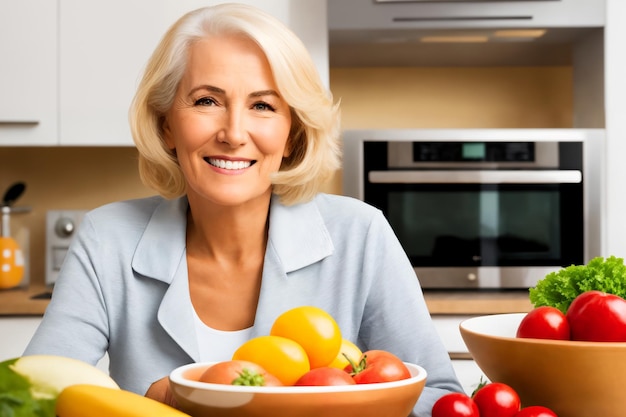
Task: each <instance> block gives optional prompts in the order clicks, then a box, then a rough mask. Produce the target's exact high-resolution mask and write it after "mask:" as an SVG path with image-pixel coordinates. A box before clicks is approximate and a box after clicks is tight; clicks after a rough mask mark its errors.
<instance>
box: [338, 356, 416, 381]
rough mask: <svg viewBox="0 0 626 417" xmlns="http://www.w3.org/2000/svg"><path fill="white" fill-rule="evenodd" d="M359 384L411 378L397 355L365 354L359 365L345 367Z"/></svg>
mask: <svg viewBox="0 0 626 417" xmlns="http://www.w3.org/2000/svg"><path fill="white" fill-rule="evenodd" d="M344 371H346V372H348V373H349V374H350V375H352V378H354V382H356V383H357V384H372V383H377V382H391V381H399V380H401V379H407V378H410V377H411V373H410V372H409V369H408V368H407V367H406V365H405V364H404V362H402V360H401V359H400V358H398V357H397V356H396V355H394V354H393V353H391V352H387V351H385V350H368V351H367V352H364V353H363V355H362V356H361V359H360V360H359V363H358V364H352V363H351V364H350V365H348V366H346V367H345V369H344Z"/></svg>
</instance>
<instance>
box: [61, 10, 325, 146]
mask: <svg viewBox="0 0 626 417" xmlns="http://www.w3.org/2000/svg"><path fill="white" fill-rule="evenodd" d="M59 1H60V14H59V20H60V28H59V34H60V46H61V47H60V55H59V56H60V58H59V59H60V62H59V67H60V70H59V71H60V75H59V78H60V144H61V145H70V146H89V145H97V146H103V145H116V146H117V145H121V146H127V145H132V144H133V142H132V138H131V135H130V129H129V126H128V109H129V106H130V103H131V100H132V97H133V95H134V92H135V89H136V86H137V84H138V82H139V79H140V77H141V72H142V69H143V67H144V65H145V63H146V61H147V60H148V58H149V56H150V54H151V53H152V51H153V49H154V48H155V47H156V45H157V43H158V41H159V40H160V38H161V36H162V35H163V34H164V32H165V31H166V30H167V28H168V27H169V26H170V25H171V24H173V23H174V21H175V20H176V19H177V18H179V17H180V16H182V14H184V13H185V12H187V11H190V10H193V9H196V8H199V7H203V6H207V5H211V4H217V3H221V1H215V0H213V1H207V0H204V1H202V0H180V1H171V0H133V1H130V2H129V1H126V0H110V1H106V2H102V1H96V0H59ZM243 3H249V4H253V5H256V6H257V7H259V8H261V9H265V10H266V11H268V12H270V13H271V14H273V15H275V16H276V17H277V18H279V19H280V20H281V21H283V22H284V23H286V24H287V25H289V26H290V27H292V28H293V30H294V32H296V33H297V34H298V35H299V36H301V37H302V39H303V40H304V42H305V43H306V44H307V46H308V47H310V49H311V53H312V54H313V55H314V56H315V57H316V59H317V60H318V61H317V63H318V67H319V68H320V70H321V72H322V76H323V77H325V79H327V78H328V42H327V26H326V8H325V5H326V2H325V1H322V2H320V1H318V0H265V1H261V2H259V1H253V0H250V1H244V2H243Z"/></svg>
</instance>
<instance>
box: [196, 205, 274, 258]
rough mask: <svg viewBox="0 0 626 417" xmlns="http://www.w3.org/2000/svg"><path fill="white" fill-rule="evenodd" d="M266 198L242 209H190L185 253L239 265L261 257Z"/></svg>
mask: <svg viewBox="0 0 626 417" xmlns="http://www.w3.org/2000/svg"><path fill="white" fill-rule="evenodd" d="M270 197H271V195H268V196H267V198H265V199H261V200H260V201H255V203H254V204H246V205H243V206H236V207H235V206H215V205H203V206H201V207H197V206H193V205H192V203H191V202H190V208H189V212H188V214H187V252H188V253H189V254H191V255H195V256H202V257H204V256H210V257H213V258H214V259H221V260H223V261H227V262H237V263H240V262H242V261H245V260H249V259H251V258H256V257H258V256H264V254H265V247H266V244H267V230H268V221H269V220H268V216H269V206H270Z"/></svg>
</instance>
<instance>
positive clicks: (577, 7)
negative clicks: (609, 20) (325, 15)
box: [328, 0, 605, 30]
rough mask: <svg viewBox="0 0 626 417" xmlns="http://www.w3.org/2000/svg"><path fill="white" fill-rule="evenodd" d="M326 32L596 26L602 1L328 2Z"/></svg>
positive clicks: (601, 16) (600, 23) (599, 23)
mask: <svg viewBox="0 0 626 417" xmlns="http://www.w3.org/2000/svg"><path fill="white" fill-rule="evenodd" d="M328 11H329V21H328V24H329V28H330V30H355V29H356V30H358V29H368V30H378V29H380V30H388V29H413V28H429V29H437V28H440V29H450V28H493V27H597V26H603V25H604V21H605V1H604V0H525V1H510V0H490V1H484V0H483V1H467V0H370V1H363V0H330V1H329V4H328Z"/></svg>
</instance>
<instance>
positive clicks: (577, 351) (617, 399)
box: [460, 257, 626, 417]
mask: <svg viewBox="0 0 626 417" xmlns="http://www.w3.org/2000/svg"><path fill="white" fill-rule="evenodd" d="M624 290H626V267H625V266H624V264H623V260H622V259H621V258H615V257H610V258H607V259H603V258H595V259H593V260H591V261H590V262H589V264H587V265H582V266H571V267H567V268H564V269H562V270H561V271H557V272H554V273H551V274H548V275H547V276H546V277H545V278H544V279H543V280H541V281H539V282H538V283H537V286H535V287H534V288H531V289H530V300H531V302H532V303H533V305H534V308H533V309H532V310H531V311H530V312H528V313H511V314H494V315H487V316H479V317H473V318H470V319H467V320H465V321H463V322H462V323H461V325H460V332H461V336H462V337H463V340H464V342H465V344H466V346H467V348H468V350H469V352H470V353H471V355H472V357H473V358H474V360H475V361H476V363H477V365H478V366H479V367H480V368H481V370H482V371H483V372H484V374H485V375H486V376H487V378H489V380H491V381H497V382H501V383H505V384H507V385H509V386H511V387H512V388H513V389H515V391H516V392H517V393H518V394H519V396H520V398H521V401H522V406H524V407H527V406H531V405H540V406H546V407H549V408H550V409H552V410H554V412H556V414H557V415H559V416H562V417H588V416H603V417H623V416H626V401H625V400H624V393H623V390H624V388H623V387H625V386H626V299H624V295H626V293H622V291H624Z"/></svg>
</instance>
